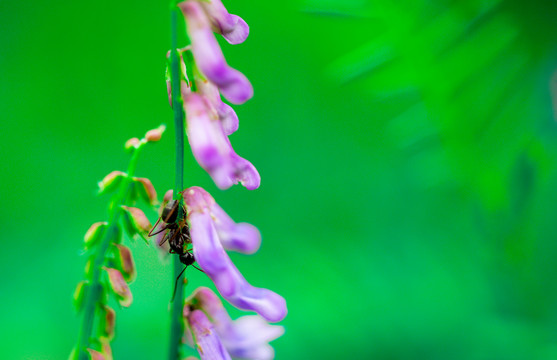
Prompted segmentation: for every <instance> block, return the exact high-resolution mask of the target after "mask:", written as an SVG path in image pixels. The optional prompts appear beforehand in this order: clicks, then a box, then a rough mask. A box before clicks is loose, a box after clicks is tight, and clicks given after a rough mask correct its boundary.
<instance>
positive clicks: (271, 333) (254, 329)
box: [219, 315, 284, 360]
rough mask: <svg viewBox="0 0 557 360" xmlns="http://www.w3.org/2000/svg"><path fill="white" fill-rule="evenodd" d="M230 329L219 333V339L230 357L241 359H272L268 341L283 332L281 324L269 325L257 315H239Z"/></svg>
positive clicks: (271, 350)
mask: <svg viewBox="0 0 557 360" xmlns="http://www.w3.org/2000/svg"><path fill="white" fill-rule="evenodd" d="M231 330H232V331H229V332H227V333H226V334H219V335H220V338H221V341H222V342H223V344H224V346H225V347H226V349H227V350H228V352H229V353H230V355H231V356H232V357H235V358H243V359H258V360H266V359H272V358H273V357H274V350H273V348H272V347H271V346H270V345H269V344H268V343H269V342H270V341H273V340H275V339H277V338H278V337H280V336H282V334H284V328H283V327H282V326H280V325H271V324H269V323H267V322H266V321H265V320H264V319H263V318H262V317H261V316H258V315H247V316H242V317H240V318H239V319H237V320H235V321H233V323H232V327H231Z"/></svg>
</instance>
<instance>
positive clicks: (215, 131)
mask: <svg viewBox="0 0 557 360" xmlns="http://www.w3.org/2000/svg"><path fill="white" fill-rule="evenodd" d="M184 110H185V112H186V121H187V130H186V132H187V134H188V140H189V143H190V146H191V149H192V152H193V155H194V157H195V159H196V160H197V162H198V163H199V165H201V167H202V168H203V169H205V170H206V171H207V172H208V173H209V175H210V176H211V178H212V179H213V181H214V182H215V184H216V185H217V186H218V187H219V188H220V189H228V188H229V187H230V186H232V185H233V184H237V183H238V182H240V183H242V185H244V186H245V187H246V188H247V189H248V190H253V189H257V188H258V187H259V184H260V183H261V177H260V176H259V173H258V172H257V170H256V169H255V167H254V166H253V165H252V164H251V163H250V162H249V161H247V160H246V159H244V158H242V157H240V156H238V155H237V154H236V153H235V152H234V149H232V145H230V141H229V140H228V137H227V136H226V135H225V133H224V130H223V128H222V124H221V122H220V121H219V119H218V117H217V116H216V114H211V112H210V110H211V109H210V105H209V104H208V102H207V100H206V99H205V98H204V97H203V96H201V95H199V94H197V93H189V94H184Z"/></svg>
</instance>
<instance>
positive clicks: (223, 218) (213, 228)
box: [184, 187, 287, 322]
mask: <svg viewBox="0 0 557 360" xmlns="http://www.w3.org/2000/svg"><path fill="white" fill-rule="evenodd" d="M184 197H185V200H186V205H187V209H188V220H189V221H190V224H191V228H190V234H191V238H192V243H193V253H194V255H195V259H196V261H197V263H198V264H199V266H200V267H201V268H202V269H203V271H204V272H205V273H206V274H207V276H209V278H211V280H212V281H213V282H214V283H215V286H216V287H217V289H218V290H219V292H220V294H221V295H222V296H223V297H224V298H225V299H226V300H228V301H229V302H230V303H231V304H232V305H234V306H235V307H237V308H239V309H243V310H251V311H255V312H256V313H258V314H260V315H261V316H263V317H264V318H265V319H266V320H267V321H270V322H277V321H280V320H282V319H283V318H284V317H285V316H286V313H287V310H286V302H285V301H284V299H283V298H282V297H281V296H280V295H278V294H276V293H274V292H273V291H271V290H268V289H264V288H257V287H254V286H252V285H250V284H249V283H248V282H247V281H246V279H245V278H244V277H243V276H242V274H240V272H239V271H238V269H237V268H236V266H234V264H233V263H232V261H231V260H230V258H229V257H228V255H227V254H226V251H225V250H224V247H227V248H229V249H231V250H236V251H241V252H245V253H251V252H254V251H255V250H257V248H258V247H259V244H260V241H261V239H260V237H259V232H258V231H257V229H255V228H254V227H252V226H247V225H246V224H235V223H234V222H233V221H232V220H231V219H230V218H229V217H228V216H227V215H226V213H225V212H224V211H223V210H222V209H221V208H220V207H219V206H218V205H217V204H216V203H215V201H214V199H213V198H212V197H211V195H209V194H208V193H207V192H206V191H205V190H203V189H202V188H199V187H191V188H189V189H186V191H185V193H184Z"/></svg>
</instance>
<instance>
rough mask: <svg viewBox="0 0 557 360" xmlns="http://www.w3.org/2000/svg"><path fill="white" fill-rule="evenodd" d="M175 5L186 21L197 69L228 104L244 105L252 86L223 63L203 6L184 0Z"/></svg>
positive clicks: (222, 57)
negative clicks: (217, 89)
mask: <svg viewBox="0 0 557 360" xmlns="http://www.w3.org/2000/svg"><path fill="white" fill-rule="evenodd" d="M178 6H179V7H180V9H181V10H182V13H183V14H184V17H185V18H186V20H187V21H186V25H187V31H188V35H189V37H190V40H191V46H192V53H193V56H194V58H195V61H196V64H197V66H198V67H199V70H201V72H202V73H203V75H205V76H206V77H207V79H209V81H211V82H212V83H214V84H215V85H217V86H218V88H219V90H220V92H221V93H222V95H223V96H224V97H225V98H226V99H227V100H228V101H230V102H231V103H233V104H243V103H244V102H246V101H248V100H249V99H251V97H252V96H253V87H252V86H251V83H250V82H249V80H248V79H247V78H246V77H245V76H244V74H242V73H241V72H239V71H238V70H236V69H233V68H231V67H230V66H229V65H228V64H227V63H226V60H225V58H224V55H223V54H222V51H221V49H220V46H219V44H218V42H217V39H216V38H215V35H214V34H213V31H212V30H211V23H210V21H209V18H208V17H207V15H206V13H205V12H204V11H203V8H202V6H201V5H200V4H199V3H198V2H196V1H183V2H181V3H179V4H178Z"/></svg>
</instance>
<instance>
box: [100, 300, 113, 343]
mask: <svg viewBox="0 0 557 360" xmlns="http://www.w3.org/2000/svg"><path fill="white" fill-rule="evenodd" d="M102 311H103V313H104V315H103V317H102V319H101V324H102V332H103V338H104V339H106V340H108V341H110V340H112V338H114V327H115V326H114V325H115V323H116V312H115V311H114V309H112V308H111V307H109V306H106V305H104V306H103V307H102ZM108 348H109V349H110V347H108ZM103 350H104V349H103ZM103 352H104V351H103Z"/></svg>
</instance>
